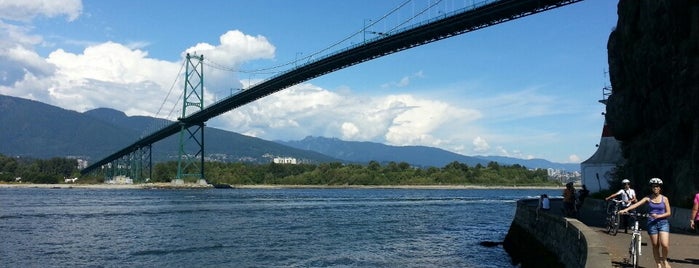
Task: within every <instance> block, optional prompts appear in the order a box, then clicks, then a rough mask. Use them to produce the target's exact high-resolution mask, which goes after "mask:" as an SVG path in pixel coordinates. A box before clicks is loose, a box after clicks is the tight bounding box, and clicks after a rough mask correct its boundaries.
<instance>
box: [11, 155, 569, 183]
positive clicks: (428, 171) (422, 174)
mask: <svg viewBox="0 0 699 268" xmlns="http://www.w3.org/2000/svg"><path fill="white" fill-rule="evenodd" d="M75 163H76V161H75V159H67V158H52V159H48V160H43V159H22V158H13V157H7V156H3V155H0V181H2V182H6V183H11V182H20V181H21V182H22V183H46V184H56V183H64V181H65V179H66V178H74V177H79V175H78V174H79V170H78V169H77V166H76V164H75ZM204 168H205V171H206V172H205V176H206V180H207V181H208V182H209V183H215V184H231V185H263V184H264V185H358V186H361V185H367V186H380V185H482V186H558V185H560V183H559V182H558V181H554V180H550V179H549V176H548V173H547V171H546V170H544V169H528V168H526V167H524V166H521V165H518V164H515V165H511V166H507V165H500V164H498V163H497V162H490V163H489V164H488V165H485V166H483V165H480V164H478V165H476V166H473V167H470V166H468V165H466V164H463V163H459V162H452V163H449V164H447V165H445V166H444V167H441V168H438V167H428V168H420V167H414V166H411V165H410V164H408V163H405V162H400V163H396V162H389V163H386V164H383V165H382V164H381V163H378V162H376V161H371V162H369V163H368V164H366V165H361V164H344V163H339V162H332V163H321V164H275V163H269V164H246V163H222V162H206V163H205V167H204ZM176 175H177V162H175V161H171V162H164V163H158V164H155V165H154V167H153V174H152V177H151V178H148V181H147V182H169V181H171V180H172V179H173V178H175V177H176ZM18 178H21V179H20V180H19V181H18ZM103 182H104V177H102V176H100V175H90V176H83V177H79V180H77V181H76V183H103ZM143 182H146V181H145V180H143V181H138V180H135V182H134V183H143Z"/></svg>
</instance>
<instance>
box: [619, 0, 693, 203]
mask: <svg viewBox="0 0 699 268" xmlns="http://www.w3.org/2000/svg"><path fill="white" fill-rule="evenodd" d="M617 12H618V15H619V20H618V22H617V26H616V28H615V29H614V31H613V32H612V33H611V34H610V36H609V41H608V44H607V49H608V56H609V73H610V79H611V85H612V94H611V96H609V99H608V100H607V106H606V107H607V113H606V120H607V123H608V124H609V127H611V128H612V129H611V130H612V132H613V133H614V135H615V137H616V138H617V139H618V140H620V141H621V142H622V151H623V154H624V157H625V158H626V160H627V164H626V165H625V167H624V168H622V173H623V175H622V176H624V177H625V178H629V179H631V180H632V181H634V182H636V183H635V185H634V187H635V188H636V190H637V191H639V190H640V192H639V194H641V195H645V194H647V193H649V189H648V185H647V181H648V180H649V179H650V178H652V177H659V178H661V179H663V181H664V182H665V186H664V187H663V193H664V194H665V195H667V196H668V197H670V199H671V202H672V204H673V205H681V204H686V203H687V202H688V199H689V198H690V197H691V196H693V194H692V193H693V192H696V191H697V190H699V1H696V0H621V1H619V4H618V11H617Z"/></svg>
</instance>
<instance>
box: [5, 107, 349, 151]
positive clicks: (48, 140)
mask: <svg viewBox="0 0 699 268" xmlns="http://www.w3.org/2000/svg"><path fill="white" fill-rule="evenodd" d="M170 123H171V122H169V121H167V120H163V119H155V118H150V117H144V116H126V114H124V113H123V112H120V111H116V110H113V109H106V108H100V109H95V110H91V111H87V112H85V113H78V112H75V111H70V110H65V109H62V108H58V107H55V106H51V105H47V104H44V103H41V102H37V101H32V100H26V99H21V98H15V97H9V96H4V95H0V124H1V125H2V126H3V128H2V130H0V154H4V155H8V156H22V157H31V158H51V157H72V156H74V157H80V158H83V159H87V160H88V161H90V162H94V161H97V160H100V159H102V158H104V157H105V156H107V155H109V154H112V153H114V152H116V151H117V150H120V149H122V148H124V147H126V146H127V145H130V144H132V143H133V142H135V141H136V140H137V139H138V138H139V137H141V136H143V135H146V134H150V133H152V132H153V131H155V130H158V129H160V128H162V127H163V126H166V125H168V124H170ZM204 135H205V136H204V141H205V149H204V151H205V155H206V157H207V158H209V159H212V160H217V161H224V162H239V161H241V162H253V163H269V162H270V161H271V159H270V157H273V156H284V157H295V158H297V159H300V160H306V161H309V162H333V161H340V160H338V159H334V158H331V157H328V156H326V155H322V154H320V153H317V152H313V151H305V150H299V149H295V148H291V147H288V146H283V145H280V144H278V143H275V142H270V141H265V140H262V139H258V138H253V137H249V136H245V135H241V134H238V133H234V132H229V131H223V130H220V129H215V128H206V130H205V131H204ZM178 148H179V147H178V135H173V136H171V137H169V138H167V139H165V140H162V141H159V142H157V143H155V144H154V145H153V149H152V153H153V159H154V161H156V162H159V161H166V160H173V159H176V156H177V154H178Z"/></svg>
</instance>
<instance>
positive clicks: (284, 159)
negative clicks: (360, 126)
mask: <svg viewBox="0 0 699 268" xmlns="http://www.w3.org/2000/svg"><path fill="white" fill-rule="evenodd" d="M272 162H274V163H275V164H292V165H296V164H297V161H296V158H293V157H275V158H273V159H272Z"/></svg>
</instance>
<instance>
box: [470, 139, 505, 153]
mask: <svg viewBox="0 0 699 268" xmlns="http://www.w3.org/2000/svg"><path fill="white" fill-rule="evenodd" d="M472 143H473V151H474V152H476V153H484V152H488V151H489V150H490V145H488V142H487V141H486V140H485V139H484V138H481V137H476V138H474V139H473V142H472ZM505 153H507V152H505Z"/></svg>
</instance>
